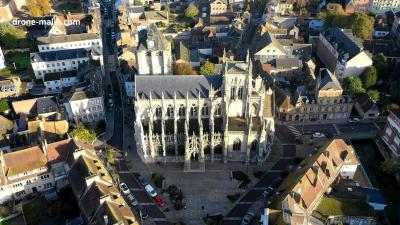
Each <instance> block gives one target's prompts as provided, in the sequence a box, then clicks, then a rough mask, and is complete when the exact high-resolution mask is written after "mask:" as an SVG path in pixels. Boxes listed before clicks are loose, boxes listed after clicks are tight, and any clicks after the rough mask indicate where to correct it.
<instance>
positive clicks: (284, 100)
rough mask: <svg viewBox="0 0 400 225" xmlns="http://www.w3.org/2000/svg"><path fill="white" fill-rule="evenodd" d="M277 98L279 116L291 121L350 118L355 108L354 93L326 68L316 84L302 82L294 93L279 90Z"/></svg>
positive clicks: (321, 71)
mask: <svg viewBox="0 0 400 225" xmlns="http://www.w3.org/2000/svg"><path fill="white" fill-rule="evenodd" d="M276 99H277V107H278V117H279V119H280V120H282V121H288V122H290V121H294V122H298V121H302V122H303V123H307V122H310V121H311V122H313V121H318V120H339V121H347V119H348V118H349V116H350V113H351V110H352V108H353V101H352V99H351V97H350V96H347V95H343V89H342V86H341V85H340V83H339V81H338V79H337V78H336V76H335V75H334V74H333V73H331V72H330V71H329V70H328V69H326V68H322V69H320V72H319V75H318V78H317V80H316V83H315V86H311V87H308V86H306V85H301V86H299V87H297V89H296V91H295V92H294V93H293V94H292V93H290V92H289V91H277V92H276Z"/></svg>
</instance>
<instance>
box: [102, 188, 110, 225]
mask: <svg viewBox="0 0 400 225" xmlns="http://www.w3.org/2000/svg"><path fill="white" fill-rule="evenodd" d="M105 201H112V199H111V196H110V195H108V194H107V195H103V196H101V197H100V205H102V204H103V203H104V202H105ZM106 224H107V223H106Z"/></svg>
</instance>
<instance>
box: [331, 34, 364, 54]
mask: <svg viewBox="0 0 400 225" xmlns="http://www.w3.org/2000/svg"><path fill="white" fill-rule="evenodd" d="M324 36H325V38H326V39H327V40H328V42H329V43H331V45H333V46H334V48H335V49H336V50H337V51H338V52H339V60H341V59H342V58H346V57H348V59H351V58H353V57H354V56H356V55H357V54H358V53H360V52H361V51H362V50H363V48H362V45H361V43H359V41H358V40H357V39H356V38H355V37H354V36H353V34H351V32H348V31H347V30H343V29H340V28H330V29H328V30H326V31H325V33H324Z"/></svg>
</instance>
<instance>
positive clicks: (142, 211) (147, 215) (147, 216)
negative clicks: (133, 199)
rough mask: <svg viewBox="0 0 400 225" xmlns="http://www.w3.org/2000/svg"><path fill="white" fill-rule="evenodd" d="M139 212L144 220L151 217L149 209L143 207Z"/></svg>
mask: <svg viewBox="0 0 400 225" xmlns="http://www.w3.org/2000/svg"><path fill="white" fill-rule="evenodd" d="M139 214H140V216H141V217H142V219H144V220H145V219H148V218H149V217H150V216H149V214H148V213H147V211H146V210H145V209H143V208H141V209H139Z"/></svg>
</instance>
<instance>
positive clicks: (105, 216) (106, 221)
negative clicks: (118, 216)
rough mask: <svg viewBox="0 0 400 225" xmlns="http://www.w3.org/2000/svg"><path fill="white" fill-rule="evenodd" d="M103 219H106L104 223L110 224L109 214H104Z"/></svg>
mask: <svg viewBox="0 0 400 225" xmlns="http://www.w3.org/2000/svg"><path fill="white" fill-rule="evenodd" d="M103 219H104V224H105V225H108V216H107V215H104V216H103Z"/></svg>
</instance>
